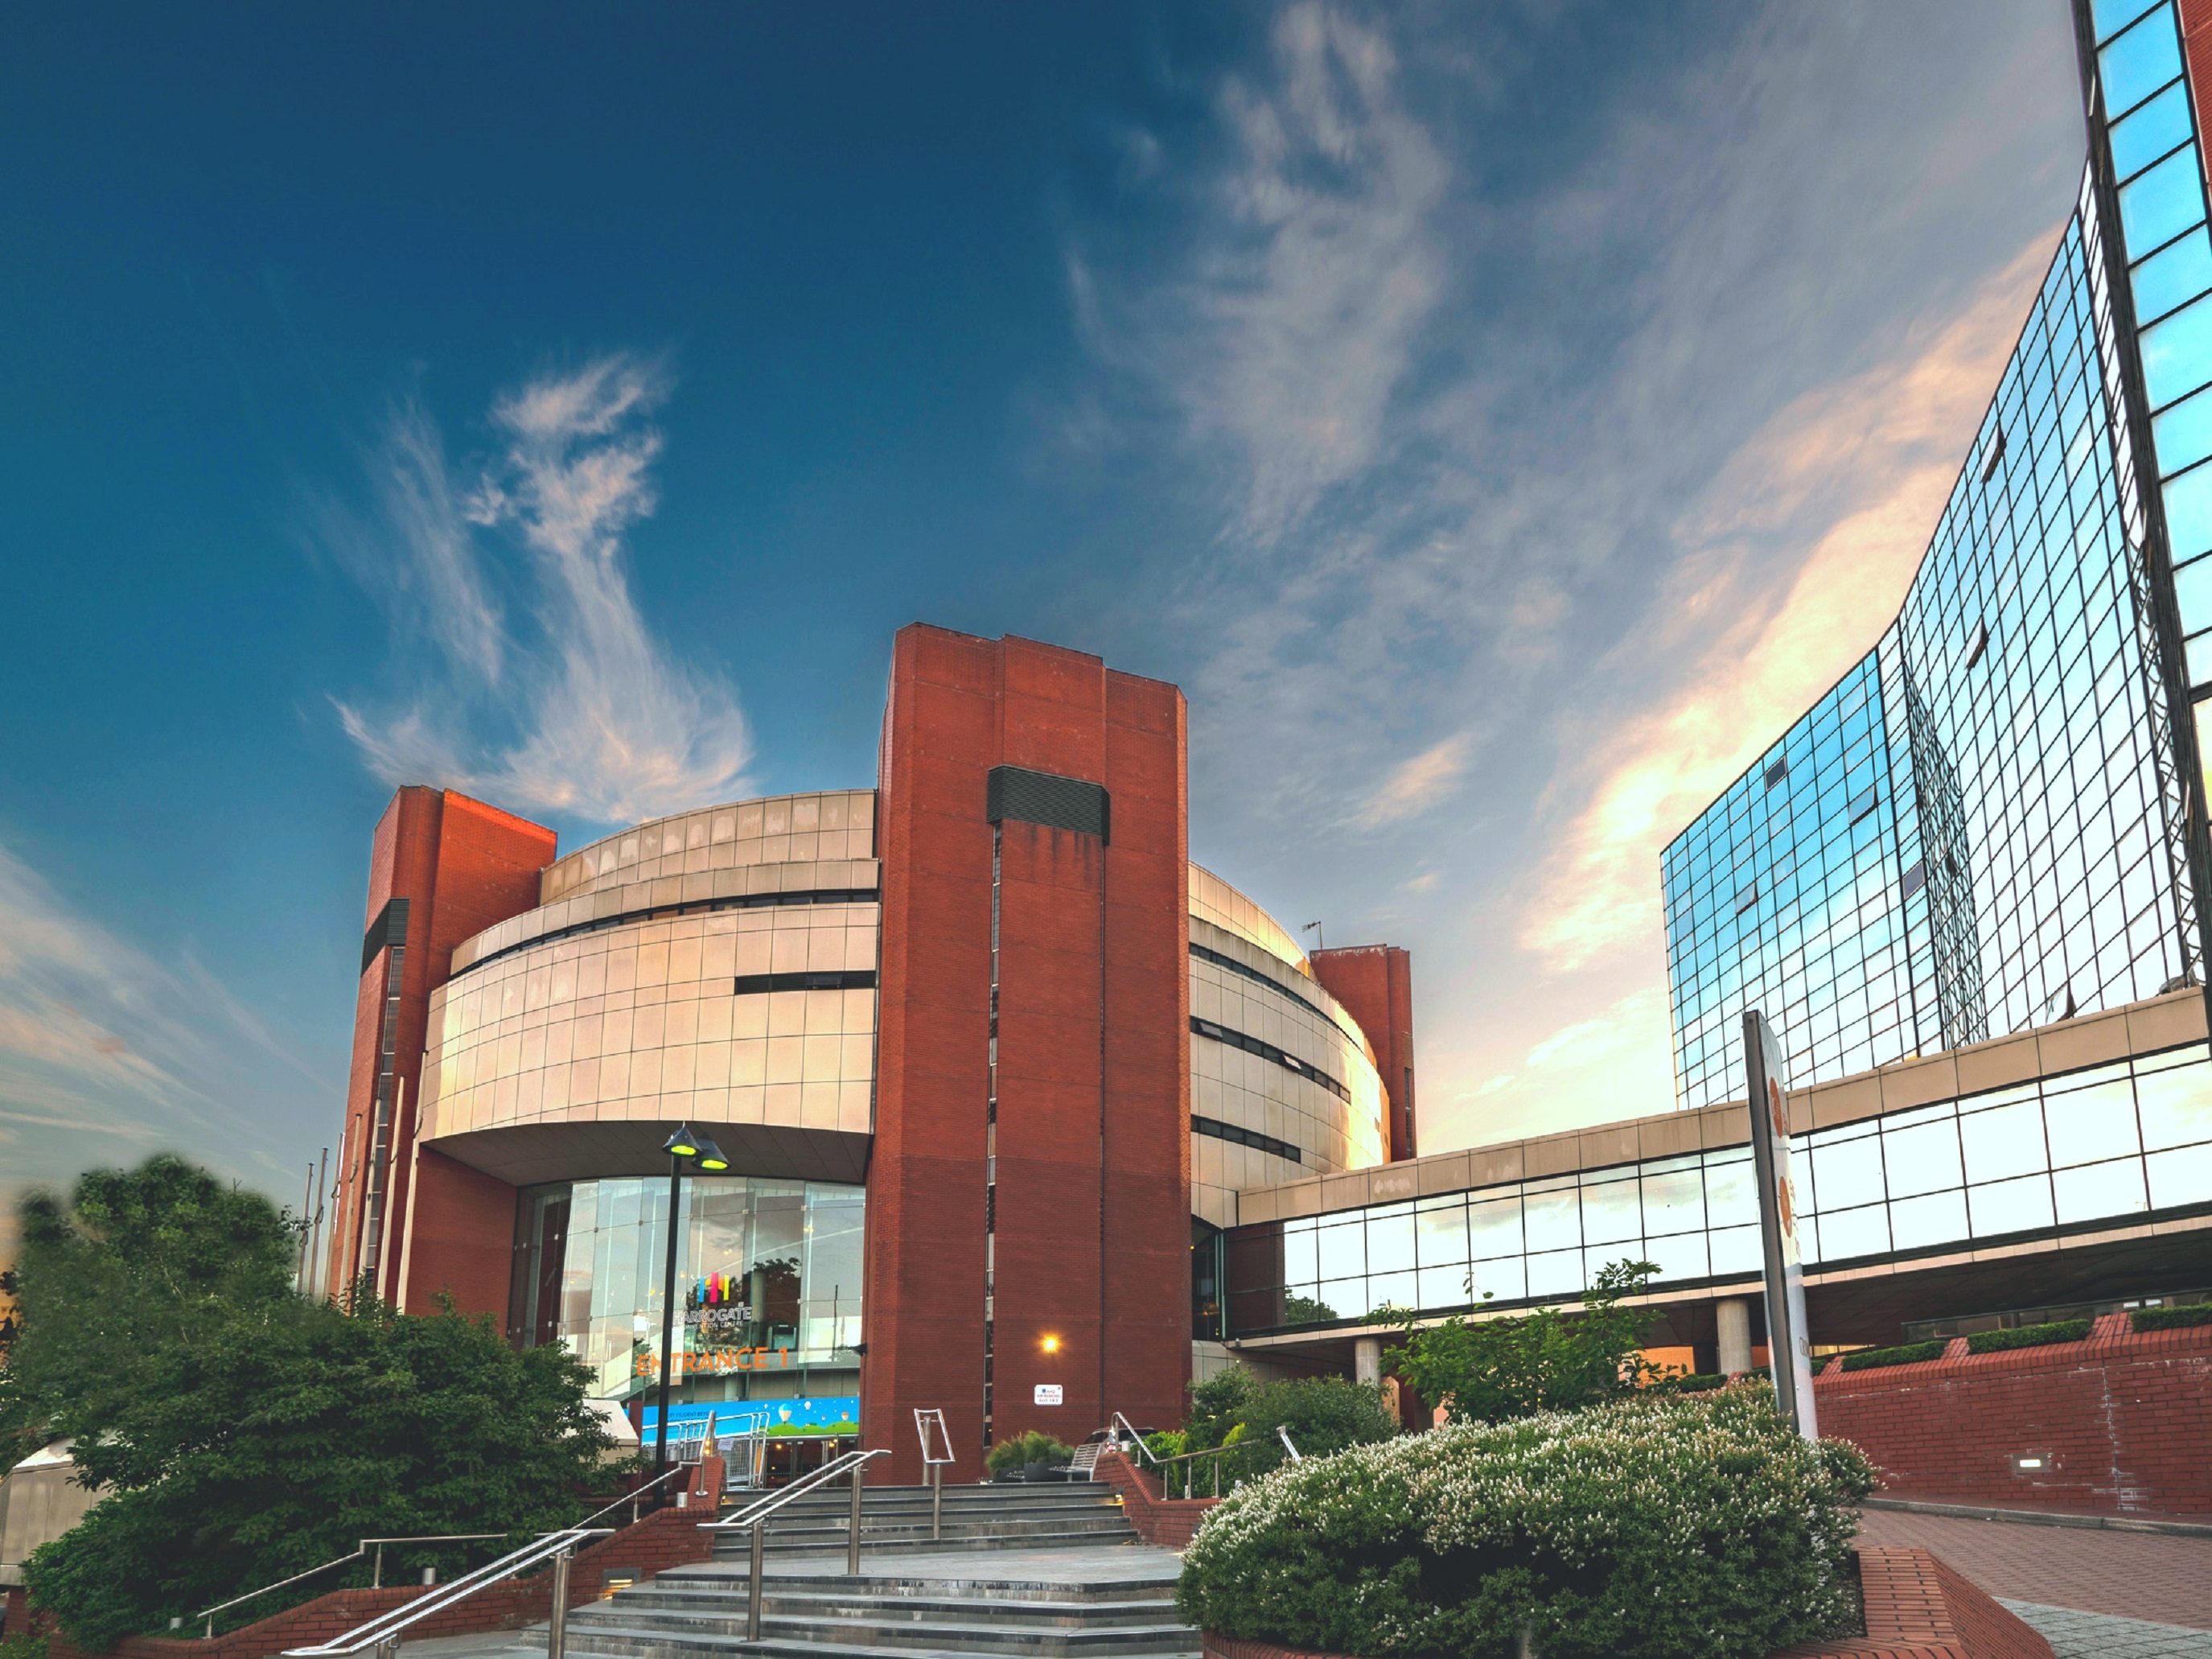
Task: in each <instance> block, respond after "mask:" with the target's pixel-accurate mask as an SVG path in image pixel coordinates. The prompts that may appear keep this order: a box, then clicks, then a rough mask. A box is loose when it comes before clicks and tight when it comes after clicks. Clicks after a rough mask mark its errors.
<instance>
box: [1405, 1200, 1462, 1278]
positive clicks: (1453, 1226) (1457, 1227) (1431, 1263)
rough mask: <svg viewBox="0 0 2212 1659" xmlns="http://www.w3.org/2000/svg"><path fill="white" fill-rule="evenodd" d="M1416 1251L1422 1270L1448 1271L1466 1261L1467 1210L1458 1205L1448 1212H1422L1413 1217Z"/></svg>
mask: <svg viewBox="0 0 2212 1659" xmlns="http://www.w3.org/2000/svg"><path fill="white" fill-rule="evenodd" d="M1413 1219H1414V1231H1415V1235H1416V1239H1415V1247H1416V1248H1417V1249H1419V1251H1420V1257H1419V1265H1420V1266H1421V1267H1423V1268H1429V1267H1448V1266H1450V1265H1451V1264H1453V1263H1455V1262H1457V1263H1460V1264H1462V1265H1464V1263H1465V1262H1466V1261H1467V1206H1466V1205H1464V1204H1462V1203H1459V1202H1457V1201H1455V1202H1454V1203H1453V1204H1452V1205H1451V1206H1450V1207H1449V1208H1448V1209H1447V1208H1443V1207H1438V1208H1435V1209H1423V1210H1420V1211H1419V1212H1416V1214H1415V1216H1414V1218H1413Z"/></svg>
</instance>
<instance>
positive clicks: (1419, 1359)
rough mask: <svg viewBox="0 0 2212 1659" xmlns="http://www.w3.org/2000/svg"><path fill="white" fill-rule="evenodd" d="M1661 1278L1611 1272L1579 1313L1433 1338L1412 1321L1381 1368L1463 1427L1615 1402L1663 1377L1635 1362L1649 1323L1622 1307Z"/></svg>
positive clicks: (1454, 1321) (1514, 1320) (1439, 1330)
mask: <svg viewBox="0 0 2212 1659" xmlns="http://www.w3.org/2000/svg"><path fill="white" fill-rule="evenodd" d="M1658 1271H1659V1269H1658V1267H1657V1266H1656V1264H1655V1263H1652V1262H1650V1261H1615V1262H1612V1263H1609V1264H1608V1265H1607V1266H1606V1267H1603V1268H1601V1269H1600V1270H1599V1273H1598V1276H1597V1282H1596V1283H1595V1285H1591V1286H1590V1288H1589V1290H1588V1291H1585V1292H1584V1293H1583V1305H1582V1310H1581V1311H1580V1312H1578V1313H1572V1314H1570V1313H1565V1312H1562V1311H1561V1310H1559V1309H1557V1308H1539V1309H1537V1310H1535V1311H1534V1313H1529V1314H1522V1315H1516V1316H1511V1317H1500V1318H1495V1319H1478V1320H1472V1321H1470V1320H1468V1319H1465V1318H1462V1317H1460V1316H1453V1317H1452V1318H1449V1319H1447V1320H1445V1321H1444V1322H1443V1323H1442V1324H1440V1325H1434V1326H1431V1327H1430V1328H1428V1329H1426V1330H1418V1329H1416V1328H1414V1327H1413V1323H1412V1322H1411V1321H1410V1320H1409V1321H1408V1322H1407V1324H1406V1326H1405V1342H1404V1345H1403V1346H1399V1347H1394V1348H1392V1349H1391V1350H1390V1351H1389V1352H1388V1353H1386V1354H1384V1355H1383V1364H1384V1365H1385V1366H1387V1367H1388V1368H1389V1370H1392V1371H1395V1373H1396V1374H1397V1375H1398V1376H1401V1377H1402V1378H1403V1379H1404V1380H1405V1381H1406V1382H1407V1383H1410V1384H1412V1386H1413V1391H1414V1392H1415V1393H1416V1394H1418V1395H1420V1396H1421V1398H1422V1399H1423V1400H1425V1401H1437V1402H1440V1403H1441V1404H1443V1406H1445V1407H1447V1408H1448V1409H1449V1412H1450V1413H1451V1415H1452V1417H1453V1418H1454V1419H1458V1420H1461V1421H1469V1422H1479V1423H1498V1422H1504V1421H1505V1420H1506V1419H1510V1418H1516V1417H1529V1416H1533V1415H1534V1414H1535V1413H1538V1412H1546V1411H1564V1410H1573V1409H1575V1408H1577V1407H1583V1406H1592V1405H1595V1404H1597V1403H1599V1402H1600V1401H1606V1400H1613V1399H1617V1398H1619V1397H1620V1396H1621V1395H1626V1394H1630V1393H1632V1392H1633V1391H1634V1390H1635V1389H1636V1388H1637V1387H1638V1385H1639V1384H1640V1383H1644V1382H1647V1381H1651V1380H1655V1379H1656V1376H1657V1375H1658V1372H1657V1370H1656V1367H1653V1366H1650V1365H1649V1364H1646V1363H1645V1362H1644V1359H1643V1358H1642V1357H1641V1354H1640V1353H1639V1352H1638V1351H1639V1350H1640V1349H1641V1348H1642V1346H1643V1345H1644V1331H1645V1329H1646V1328H1648V1327H1649V1326H1650V1322H1651V1316H1650V1313H1649V1312H1648V1311H1646V1310H1644V1309H1641V1308H1632V1307H1626V1306H1624V1305H1623V1304H1624V1302H1625V1301H1626V1298H1628V1297H1632V1296H1637V1295H1639V1294H1641V1293H1642V1291H1643V1290H1644V1286H1645V1285H1648V1284H1649V1283H1650V1280H1651V1278H1652V1276H1653V1275H1654V1274H1656V1273H1657V1272H1658ZM1483 1299H1484V1300H1485V1301H1488V1300H1489V1299H1490V1298H1489V1297H1484V1298H1483ZM1299 1449H1301V1450H1304V1447H1303V1445H1302V1446H1301V1447H1300V1448H1299Z"/></svg>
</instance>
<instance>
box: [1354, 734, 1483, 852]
mask: <svg viewBox="0 0 2212 1659" xmlns="http://www.w3.org/2000/svg"><path fill="white" fill-rule="evenodd" d="M1473 758H1474V733H1473V732H1456V733H1455V734H1454V735H1452V736H1451V737H1449V738H1444V739H1443V741H1441V742H1439V743H1435V744H1430V746H1429V747H1428V748H1426V749H1424V750H1421V752H1420V753H1419V754H1418V755H1415V756H1413V757H1411V758H1410V759H1408V760H1406V761H1404V762H1402V763H1400V764H1399V765H1398V766H1397V767H1396V769H1394V770H1393V771H1392V772H1391V774H1390V775H1389V777H1387V778H1385V779H1384V780H1383V787H1381V788H1380V789H1378V790H1376V792H1375V797H1374V799H1371V800H1370V801H1369V802H1368V803H1367V805H1365V806H1364V807H1363V808H1361V809H1360V812H1359V822H1360V823H1362V824H1363V825H1364V826H1366V827H1367V828H1370V829H1372V828H1374V827H1375V826H1376V825H1378V824H1384V823H1396V822H1398V821H1399V820H1400V819H1401V818H1411V817H1419V816H1420V815H1421V814H1422V813H1424V812H1425V811H1428V810H1429V809H1430V808H1431V807H1432V806H1435V805H1438V804H1439V803H1440V802H1442V801H1443V799H1445V798H1446V797H1448V796H1449V795H1450V794H1451V793H1452V792H1453V791H1454V790H1455V788H1457V787H1458V786H1459V781H1460V780H1461V779H1462V777H1464V776H1465V775H1466V774H1467V768H1468V762H1469V761H1470V760H1472V759H1473Z"/></svg>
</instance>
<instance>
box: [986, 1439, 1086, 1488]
mask: <svg viewBox="0 0 2212 1659" xmlns="http://www.w3.org/2000/svg"><path fill="white" fill-rule="evenodd" d="M1074 1455H1075V1448H1074V1447H1073V1446H1071V1445H1068V1444H1067V1443H1066V1442H1064V1441H1060V1440H1055V1439H1054V1438H1053V1437H1051V1436H1050V1435H1048V1434H1047V1433H1046V1432H1045V1431H1043V1430H1042V1429H1031V1430H1030V1431H1029V1432H1028V1433H1027V1434H1018V1435H1016V1436H1015V1437H1013V1438H1012V1440H1001V1441H1000V1443H998V1444H997V1445H995V1446H994V1447H992V1448H991V1450H990V1453H989V1455H987V1456H986V1457H985V1458H984V1459H983V1467H984V1468H987V1469H988V1470H989V1471H990V1474H991V1478H992V1479H993V1480H998V1479H999V1478H1000V1476H1002V1475H1004V1474H1006V1471H1007V1470H1008V1469H1018V1468H1022V1467H1023V1466H1024V1464H1029V1463H1065V1462H1067V1460H1068V1459H1069V1458H1071V1457H1073V1456H1074Z"/></svg>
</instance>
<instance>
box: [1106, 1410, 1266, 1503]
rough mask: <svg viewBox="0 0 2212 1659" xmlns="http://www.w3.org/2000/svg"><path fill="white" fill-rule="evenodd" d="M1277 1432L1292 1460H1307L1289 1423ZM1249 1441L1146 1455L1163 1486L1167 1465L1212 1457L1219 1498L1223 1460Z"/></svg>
mask: <svg viewBox="0 0 2212 1659" xmlns="http://www.w3.org/2000/svg"><path fill="white" fill-rule="evenodd" d="M1120 1415H1121V1413H1118V1412H1116V1413H1115V1416H1117V1417H1118V1416H1120ZM1275 1434H1276V1437H1278V1438H1279V1439H1280V1440H1281V1441H1282V1443H1283V1449H1284V1450H1285V1451H1286V1452H1288V1453H1290V1455H1291V1462H1293V1463H1303V1462H1305V1454H1304V1452H1302V1451H1300V1450H1299V1449H1297V1446H1295V1445H1293V1444H1292V1443H1291V1431H1290V1425H1288V1424H1285V1423H1278V1424H1276V1425H1275ZM1139 1444H1140V1445H1141V1444H1142V1442H1139ZM1247 1445H1249V1442H1248V1441H1243V1440H1240V1441H1237V1443H1234V1444H1233V1445H1225V1446H1206V1447H1202V1448H1200V1449H1199V1450H1197V1451H1189V1452H1176V1453H1175V1454H1173V1455H1170V1456H1167V1457H1158V1456H1154V1455H1153V1454H1152V1451H1151V1449H1149V1448H1148V1449H1146V1453H1145V1455H1146V1456H1147V1457H1151V1458H1152V1465H1153V1467H1154V1468H1157V1469H1158V1470H1159V1472H1160V1481H1161V1485H1162V1486H1165V1485H1166V1483H1167V1467H1168V1465H1169V1464H1170V1463H1190V1462H1196V1461H1197V1460H1198V1459H1200V1458H1201V1457H1210V1458H1212V1460H1213V1495H1214V1496H1215V1497H1216V1498H1218V1497H1220V1496H1221V1460H1222V1459H1223V1458H1225V1457H1227V1456H1229V1455H1231V1454H1232V1453H1236V1452H1239V1451H1242V1450H1243V1449H1244V1448H1245V1447H1246V1446H1247ZM1182 1495H1183V1496H1184V1497H1186V1498H1188V1497H1189V1496H1190V1495H1191V1492H1190V1477H1189V1475H1188V1474H1185V1475H1184V1477H1183V1494H1182Z"/></svg>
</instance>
